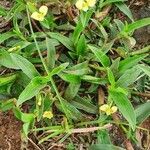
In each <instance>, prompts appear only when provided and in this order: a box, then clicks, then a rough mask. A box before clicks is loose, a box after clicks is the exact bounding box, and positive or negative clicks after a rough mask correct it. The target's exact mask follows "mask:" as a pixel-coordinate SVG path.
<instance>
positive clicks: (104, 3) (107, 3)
mask: <svg viewBox="0 0 150 150" xmlns="http://www.w3.org/2000/svg"><path fill="white" fill-rule="evenodd" d="M124 1H126V0H106V1H105V2H103V3H102V4H101V6H100V7H101V8H102V7H104V6H106V5H109V4H111V3H117V2H124Z"/></svg>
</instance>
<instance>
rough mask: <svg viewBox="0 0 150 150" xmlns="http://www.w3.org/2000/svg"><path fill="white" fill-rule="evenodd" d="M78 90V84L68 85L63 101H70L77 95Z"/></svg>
mask: <svg viewBox="0 0 150 150" xmlns="http://www.w3.org/2000/svg"><path fill="white" fill-rule="evenodd" d="M79 88H80V83H78V84H77V83H70V84H69V86H68V87H67V89H66V91H65V95H64V97H65V99H67V100H72V99H73V98H74V97H75V96H76V95H77V93H78V91H79Z"/></svg>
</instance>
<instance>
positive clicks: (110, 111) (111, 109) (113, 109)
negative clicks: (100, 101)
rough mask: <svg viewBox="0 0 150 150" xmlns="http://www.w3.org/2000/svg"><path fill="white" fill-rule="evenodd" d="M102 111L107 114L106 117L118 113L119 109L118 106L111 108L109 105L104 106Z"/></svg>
mask: <svg viewBox="0 0 150 150" xmlns="http://www.w3.org/2000/svg"><path fill="white" fill-rule="evenodd" d="M100 110H101V111H104V112H105V113H106V115H111V114H113V113H115V112H116V111H117V107H116V106H112V107H111V106H110V105H108V104H104V105H102V106H101V107H100Z"/></svg>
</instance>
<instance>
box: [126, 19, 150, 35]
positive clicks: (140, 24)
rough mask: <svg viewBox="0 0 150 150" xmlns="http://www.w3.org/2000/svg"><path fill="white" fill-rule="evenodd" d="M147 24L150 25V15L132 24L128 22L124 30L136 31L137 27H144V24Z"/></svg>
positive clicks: (128, 31)
mask: <svg viewBox="0 0 150 150" xmlns="http://www.w3.org/2000/svg"><path fill="white" fill-rule="evenodd" d="M147 25H150V17H148V18H144V19H141V20H137V21H135V22H133V23H131V24H128V25H127V26H126V27H125V29H124V31H125V32H126V33H132V32H133V31H135V30H136V29H138V28H142V27H144V26H147Z"/></svg>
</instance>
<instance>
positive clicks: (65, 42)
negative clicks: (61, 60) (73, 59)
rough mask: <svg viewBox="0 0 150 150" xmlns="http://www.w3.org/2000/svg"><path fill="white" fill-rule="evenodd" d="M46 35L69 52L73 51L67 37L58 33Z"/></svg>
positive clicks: (71, 43)
mask: <svg viewBox="0 0 150 150" xmlns="http://www.w3.org/2000/svg"><path fill="white" fill-rule="evenodd" d="M48 35H50V37H51V38H54V39H56V40H58V41H59V42H60V43H62V44H63V45H64V46H65V47H66V48H68V49H69V50H73V49H74V47H73V42H72V41H71V40H70V38H68V37H66V36H64V35H62V34H60V33H54V32H50V33H48Z"/></svg>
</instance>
